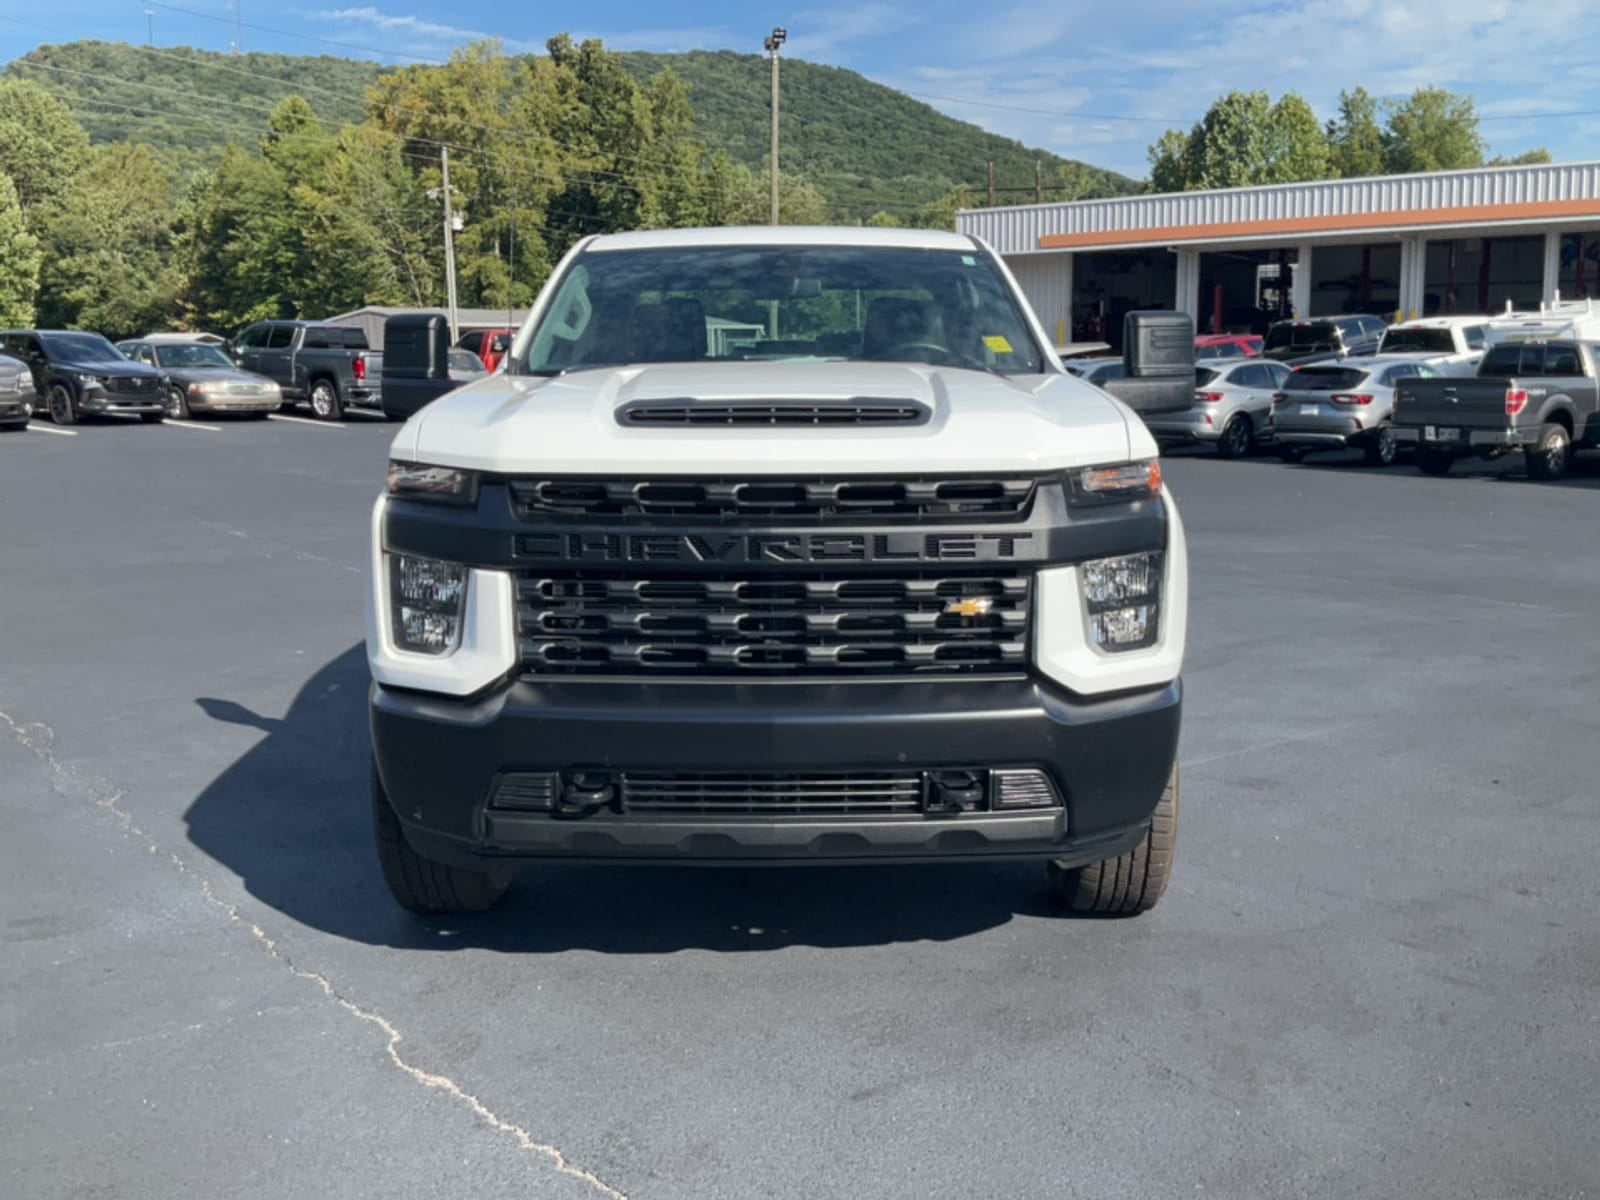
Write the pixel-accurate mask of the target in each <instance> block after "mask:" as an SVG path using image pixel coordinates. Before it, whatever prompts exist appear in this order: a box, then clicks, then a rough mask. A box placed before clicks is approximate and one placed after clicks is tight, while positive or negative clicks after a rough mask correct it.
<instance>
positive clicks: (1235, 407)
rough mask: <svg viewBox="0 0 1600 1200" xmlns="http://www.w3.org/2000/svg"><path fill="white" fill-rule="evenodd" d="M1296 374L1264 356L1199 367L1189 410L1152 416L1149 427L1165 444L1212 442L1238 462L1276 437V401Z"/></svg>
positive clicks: (1148, 422)
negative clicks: (1256, 446) (1274, 399)
mask: <svg viewBox="0 0 1600 1200" xmlns="http://www.w3.org/2000/svg"><path fill="white" fill-rule="evenodd" d="M1293 374H1294V372H1293V371H1292V370H1290V369H1289V368H1288V367H1286V366H1284V365H1283V364H1282V363H1279V362H1269V361H1266V360H1264V359H1260V358H1240V359H1235V360H1234V361H1232V362H1210V363H1207V364H1206V365H1205V366H1203V367H1197V368H1195V373H1194V384H1195V390H1194V403H1193V404H1192V405H1191V406H1190V407H1189V408H1188V409H1186V410H1184V411H1183V412H1174V413H1159V414H1152V415H1150V416H1148V417H1146V418H1145V424H1146V425H1147V426H1149V428H1150V433H1151V435H1152V436H1153V437H1154V438H1155V439H1156V441H1157V442H1160V443H1161V444H1163V445H1182V444H1184V443H1188V442H1214V443H1215V444H1216V447H1217V453H1218V454H1220V455H1221V456H1222V457H1223V458H1239V457H1240V456H1242V455H1244V454H1246V453H1248V452H1249V450H1250V447H1251V446H1253V445H1256V444H1257V443H1260V442H1263V441H1266V440H1267V439H1268V438H1270V437H1271V436H1272V397H1273V396H1274V394H1276V393H1277V392H1279V391H1280V390H1282V388H1283V386H1284V385H1285V384H1286V383H1287V382H1288V381H1289V377H1290V376H1291V375H1293Z"/></svg>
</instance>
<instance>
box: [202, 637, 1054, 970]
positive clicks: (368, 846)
mask: <svg viewBox="0 0 1600 1200" xmlns="http://www.w3.org/2000/svg"><path fill="white" fill-rule="evenodd" d="M367 684H368V676H367V661H366V655H365V652H364V650H363V648H362V647H361V646H360V645H359V644H357V645H355V646H352V647H351V648H350V649H349V650H347V651H345V652H344V653H342V654H340V655H339V656H338V657H337V658H335V659H333V660H332V661H331V662H329V663H327V664H326V665H325V666H323V667H322V668H321V669H319V670H318V671H317V672H316V674H314V675H313V676H312V677H311V678H310V679H309V680H307V682H306V683H305V685H304V686H303V687H302V688H301V689H300V691H299V693H298V694H297V695H296V697H295V699H294V703H293V704H292V705H291V706H290V709H289V711H288V713H287V714H286V715H285V716H283V717H282V718H279V719H273V718H270V717H265V716H262V715H260V714H257V713H255V712H252V711H251V710H250V709H248V708H246V707H244V706H243V705H240V704H237V703H235V702H233V701H230V700H225V699H217V698H213V697H201V698H199V699H197V700H196V701H195V703H196V704H197V705H198V706H199V708H200V709H201V710H202V711H203V712H204V713H205V714H206V715H207V716H208V717H210V718H211V719H212V720H216V721H223V722H226V723H228V724H234V725H243V726H247V727H249V728H253V729H259V730H262V731H263V732H265V734H266V737H265V738H263V739H262V740H261V741H260V742H258V743H257V744H256V745H255V746H254V747H252V748H251V749H250V750H249V751H248V752H247V753H245V754H244V755H243V756H242V757H241V758H239V759H238V760H237V761H236V762H234V763H233V764H232V765H231V766H229V767H228V769H227V770H225V771H224V772H223V773H222V774H221V775H219V776H218V777H217V778H216V779H215V780H214V781H213V782H212V783H211V784H210V785H209V786H208V787H207V788H206V789H205V790H204V791H203V792H202V793H201V794H200V795H199V796H198V797H197V798H196V799H195V801H194V803H193V804H192V805H191V806H190V807H189V810H188V812H187V813H186V814H185V821H186V823H187V825H188V831H189V839H190V841H191V842H192V843H193V844H194V845H195V846H196V847H198V848H199V849H200V850H202V851H203V852H204V853H206V854H207V855H209V856H210V857H211V858H213V859H215V860H216V861H217V862H219V863H221V864H222V865H223V866H224V867H226V868H228V869H229V870H232V871H233V872H235V873H236V874H237V875H238V876H239V878H240V879H241V880H242V882H243V883H244V886H245V888H246V890H247V891H248V892H249V893H250V895H251V896H252V897H254V898H255V899H256V900H258V901H260V902H262V903H263V904H266V905H269V906H270V907H272V908H274V909H276V910H277V911H278V912H280V913H282V914H283V915H285V916H287V917H289V918H290V919H292V920H294V921H298V922H300V923H302V924H304V925H307V926H310V927H312V928H314V929H319V930H322V931H324V932H326V933H331V934H333V935H335V936H338V937H343V938H349V939H351V940H353V941H358V942H364V943H368V944H371V945H381V946H390V947H395V948H400V949H426V950H450V949H466V948H472V947H477V948H486V949H493V950H499V951H504V952H507V953H532V954H551V953H557V952H560V951H564V950H592V951H596V952H598V953H602V954H662V953H668V952H671V951H675V950H687V949H700V950H717V951H756V950H776V949H781V948H783V947H785V946H793V945H804V946H824V947H845V946H874V945H885V944H890V943H895V942H914V941H950V940H952V939H955V938H960V937H965V936H967V935H969V934H972V933H977V932H979V931H981V930H984V929H989V928H992V927H994V926H998V925H1003V924H1005V923H1006V922H1008V921H1010V920H1011V919H1012V918H1013V917H1016V916H1038V917H1054V916H1055V915H1056V912H1055V909H1054V908H1053V905H1052V903H1051V900H1050V898H1049V895H1048V892H1047V890H1046V888H1045V880H1044V869H1043V868H1042V867H1041V866H1040V865H1038V864H1020V865H999V866H984V865H974V866H932V865H929V866H892V867H839V868H833V867H814V868H800V869H766V870H760V869H745V868H734V867H730V868H694V867H639V866H635V867H628V866H617V867H610V866H584V865H552V866H531V867H529V868H527V869H526V870H525V871H524V872H523V873H522V875H521V876H520V877H519V878H518V880H517V882H516V884H515V886H513V888H512V890H511V892H510V893H509V894H508V895H507V896H506V898H505V899H504V900H503V901H502V902H501V903H500V905H499V906H498V907H497V908H495V909H494V910H493V911H492V912H489V913H486V914H481V915H476V916H471V917H460V918H443V919H441V918H423V917H417V916H415V915H413V914H410V913H406V912H404V911H402V910H401V909H400V908H399V907H398V906H396V905H395V903H394V901H393V900H392V899H391V897H390V895H389V892H388V889H387V888H386V887H385V886H384V883H383V880H382V877H381V876H380V875H379V872H378V864H377V859H376V857H375V853H374V850H373V845H372V830H371V817H370V807H369V806H370V800H369V795H368V771H369V764H370V761H371V758H370V752H369V748H368V737H367V724H366V721H367V712H366V693H367Z"/></svg>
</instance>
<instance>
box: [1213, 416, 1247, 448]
mask: <svg viewBox="0 0 1600 1200" xmlns="http://www.w3.org/2000/svg"><path fill="white" fill-rule="evenodd" d="M1253 432H1254V431H1253V430H1252V429H1251V427H1250V418H1249V417H1247V416H1245V415H1244V414H1243V413H1235V414H1234V415H1233V416H1232V417H1230V418H1229V420H1228V423H1227V424H1226V425H1224V426H1223V427H1222V433H1221V434H1220V435H1219V436H1218V438H1217V455H1218V457H1220V458H1243V457H1244V456H1245V455H1246V454H1249V453H1250V440H1251V434H1252V433H1253Z"/></svg>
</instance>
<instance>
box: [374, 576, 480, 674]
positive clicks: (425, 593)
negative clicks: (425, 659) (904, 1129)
mask: <svg viewBox="0 0 1600 1200" xmlns="http://www.w3.org/2000/svg"><path fill="white" fill-rule="evenodd" d="M389 603H390V610H391V612H392V614H393V633H394V642H395V645H396V646H398V647H399V648H400V649H402V650H410V651H413V652H415V653H417V654H449V653H450V652H451V651H453V650H454V649H455V648H456V647H457V646H459V645H460V644H461V626H462V621H463V617H464V615H465V613H466V606H467V568H466V567H465V566H463V565H462V564H460V563H450V562H440V561H439V560H438V559H433V558H418V557H416V556H414V555H410V554H394V555H391V556H390V558H389Z"/></svg>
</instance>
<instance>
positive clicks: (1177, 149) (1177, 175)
mask: <svg viewBox="0 0 1600 1200" xmlns="http://www.w3.org/2000/svg"><path fill="white" fill-rule="evenodd" d="M1189 143H1190V135H1189V134H1187V133H1184V132H1183V130H1181V129H1169V130H1167V131H1166V132H1165V133H1163V134H1162V135H1161V136H1160V137H1159V138H1158V139H1156V143H1155V145H1153V146H1151V147H1150V190H1151V191H1152V192H1181V191H1185V190H1186V189H1187V188H1188V187H1189V186H1190V185H1189V177H1190V175H1189V172H1190V160H1189Z"/></svg>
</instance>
